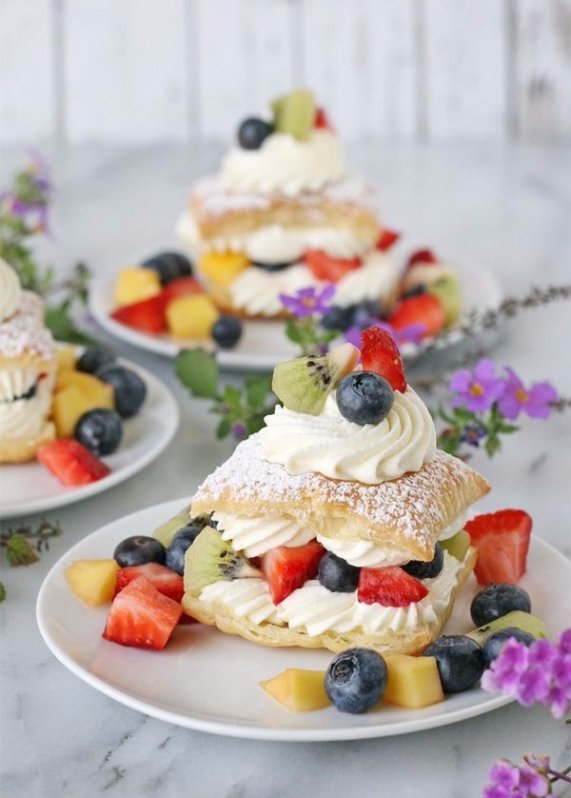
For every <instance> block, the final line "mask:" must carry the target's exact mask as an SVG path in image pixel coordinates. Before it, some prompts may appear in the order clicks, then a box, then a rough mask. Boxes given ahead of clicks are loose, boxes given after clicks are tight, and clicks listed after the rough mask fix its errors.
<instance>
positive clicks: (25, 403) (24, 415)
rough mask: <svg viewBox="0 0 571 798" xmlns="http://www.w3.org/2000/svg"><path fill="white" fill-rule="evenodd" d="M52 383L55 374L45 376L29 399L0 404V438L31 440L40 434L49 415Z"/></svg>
mask: <svg viewBox="0 0 571 798" xmlns="http://www.w3.org/2000/svg"><path fill="white" fill-rule="evenodd" d="M54 382H55V373H51V374H47V375H46V376H45V377H44V378H43V379H42V380H40V381H39V383H38V389H37V391H36V393H35V394H34V396H32V397H31V398H30V399H16V400H15V401H13V402H0V438H3V439H6V440H16V439H18V438H27V439H31V438H35V437H36V436H37V435H39V434H40V432H41V429H42V427H43V426H44V424H45V423H46V419H47V417H48V415H49V413H50V409H51V404H52V392H53V387H54Z"/></svg>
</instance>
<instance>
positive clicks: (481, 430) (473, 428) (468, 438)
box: [460, 421, 487, 447]
mask: <svg viewBox="0 0 571 798" xmlns="http://www.w3.org/2000/svg"><path fill="white" fill-rule="evenodd" d="M486 432H487V430H486V427H485V426H484V425H483V424H482V423H480V422H479V421H470V422H469V423H468V424H466V425H465V426H464V427H463V429H462V434H461V435H460V442H461V443H467V444H468V446H476V447H478V446H479V445H480V441H481V440H482V438H484V437H485V436H486Z"/></svg>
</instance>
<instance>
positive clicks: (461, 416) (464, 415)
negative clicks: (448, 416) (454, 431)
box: [452, 407, 476, 425]
mask: <svg viewBox="0 0 571 798" xmlns="http://www.w3.org/2000/svg"><path fill="white" fill-rule="evenodd" d="M452 415H453V417H454V419H455V421H457V422H459V423H460V424H462V425H464V424H466V423H467V422H468V421H474V420H475V419H476V415H475V413H472V411H471V410H466V409H465V408H464V407H455V408H454V410H453V411H452Z"/></svg>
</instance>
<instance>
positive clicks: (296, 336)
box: [285, 319, 305, 344]
mask: <svg viewBox="0 0 571 798" xmlns="http://www.w3.org/2000/svg"><path fill="white" fill-rule="evenodd" d="M285 334H286V336H287V337H288V338H289V340H290V341H292V342H293V343H294V344H302V343H303V341H304V338H305V336H304V334H303V332H302V330H301V329H300V328H299V326H298V324H297V322H296V321H295V319H288V320H287V321H286V323H285Z"/></svg>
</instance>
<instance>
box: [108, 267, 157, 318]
mask: <svg viewBox="0 0 571 798" xmlns="http://www.w3.org/2000/svg"><path fill="white" fill-rule="evenodd" d="M160 292H161V281H160V278H159V275H158V273H157V272H155V271H153V270H152V269H142V268H138V267H132V268H127V269H121V271H120V272H119V276H118V277H117V282H116V283H115V295H114V299H115V305H116V307H118V308H120V307H122V306H123V305H133V304H134V303H135V302H142V301H143V300H144V299H150V298H151V297H153V296H156V295H157V294H160Z"/></svg>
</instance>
